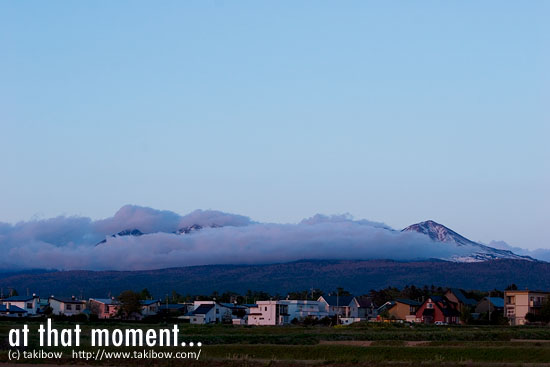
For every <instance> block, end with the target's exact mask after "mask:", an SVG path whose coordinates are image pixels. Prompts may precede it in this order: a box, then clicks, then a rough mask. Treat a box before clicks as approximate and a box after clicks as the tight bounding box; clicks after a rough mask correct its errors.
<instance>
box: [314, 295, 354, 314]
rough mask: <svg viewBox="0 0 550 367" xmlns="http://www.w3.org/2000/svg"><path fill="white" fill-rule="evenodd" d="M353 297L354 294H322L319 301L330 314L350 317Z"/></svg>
mask: <svg viewBox="0 0 550 367" xmlns="http://www.w3.org/2000/svg"><path fill="white" fill-rule="evenodd" d="M353 299H354V297H353V296H321V297H319V299H318V301H319V302H320V303H321V305H322V307H323V310H324V311H326V312H327V313H328V315H329V316H338V317H339V318H342V317H343V318H348V317H351V306H352V304H354V301H353Z"/></svg>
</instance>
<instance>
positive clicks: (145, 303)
mask: <svg viewBox="0 0 550 367" xmlns="http://www.w3.org/2000/svg"><path fill="white" fill-rule="evenodd" d="M159 302H160V301H159V300H158V299H142V300H141V301H139V303H140V304H141V305H142V306H150V305H154V304H155V303H159Z"/></svg>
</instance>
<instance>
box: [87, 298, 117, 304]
mask: <svg viewBox="0 0 550 367" xmlns="http://www.w3.org/2000/svg"><path fill="white" fill-rule="evenodd" d="M90 301H96V302H99V303H103V304H105V305H118V304H119V302H118V301H117V300H115V299H112V298H90Z"/></svg>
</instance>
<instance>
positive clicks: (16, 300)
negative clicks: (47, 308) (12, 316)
mask: <svg viewBox="0 0 550 367" xmlns="http://www.w3.org/2000/svg"><path fill="white" fill-rule="evenodd" d="M0 304H2V305H4V306H16V307H18V308H20V309H22V310H25V311H26V312H27V313H28V314H29V315H36V314H38V311H39V310H40V297H38V296H37V295H36V294H33V295H32V296H12V297H9V298H6V299H3V300H2V301H1V303H0Z"/></svg>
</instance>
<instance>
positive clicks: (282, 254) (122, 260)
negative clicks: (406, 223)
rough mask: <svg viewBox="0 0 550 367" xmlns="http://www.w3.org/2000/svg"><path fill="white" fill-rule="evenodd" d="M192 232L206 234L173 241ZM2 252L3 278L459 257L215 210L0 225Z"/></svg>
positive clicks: (432, 246)
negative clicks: (47, 272) (21, 272)
mask: <svg viewBox="0 0 550 367" xmlns="http://www.w3.org/2000/svg"><path fill="white" fill-rule="evenodd" d="M195 224H196V225H200V226H202V227H204V228H203V229H201V230H199V231H195V232H191V233H189V234H181V235H178V234H176V233H174V232H177V231H178V230H179V229H181V228H184V227H189V226H192V225H195ZM126 229H139V230H140V231H141V232H143V233H144V235H142V236H139V237H137V236H116V237H111V235H112V234H115V233H118V232H120V231H123V230H126ZM105 238H107V241H106V242H105V243H102V244H100V245H97V244H98V242H100V241H102V240H103V239H105ZM0 251H1V253H2V254H5V256H2V258H1V259H0V269H2V270H15V269H29V268H46V269H63V270H72V269H88V270H145V269H159V268H167V267H178V266H189V265H206V264H254V263H276V262H287V261H294V260H300V259H395V260H420V259H428V258H447V257H450V256H452V255H457V254H460V252H459V251H460V248H457V247H450V246H444V245H443V246H442V244H441V243H436V242H433V241H432V240H430V239H429V238H428V237H427V236H425V235H422V234H419V233H414V232H400V231H395V230H393V229H391V228H390V227H388V226H387V225H385V224H383V223H377V222H370V221H367V220H354V219H353V218H352V217H350V216H349V215H337V216H324V215H315V216H313V217H311V218H307V219H304V220H303V221H301V222H300V223H298V224H273V223H257V222H254V221H252V220H251V219H250V218H248V217H245V216H242V215H235V214H229V213H223V212H219V211H213V210H197V211H194V212H192V213H189V214H187V215H183V216H181V215H179V214H177V213H174V212H171V211H160V210H155V209H151V208H146V207H139V206H132V205H127V206H124V207H122V208H121V209H120V210H119V211H118V212H117V213H116V214H115V215H114V216H113V217H110V218H106V219H102V220H96V221H93V220H91V219H90V218H84V217H57V218H51V219H46V220H36V221H28V222H21V223H17V224H14V225H11V224H6V223H0Z"/></svg>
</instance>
